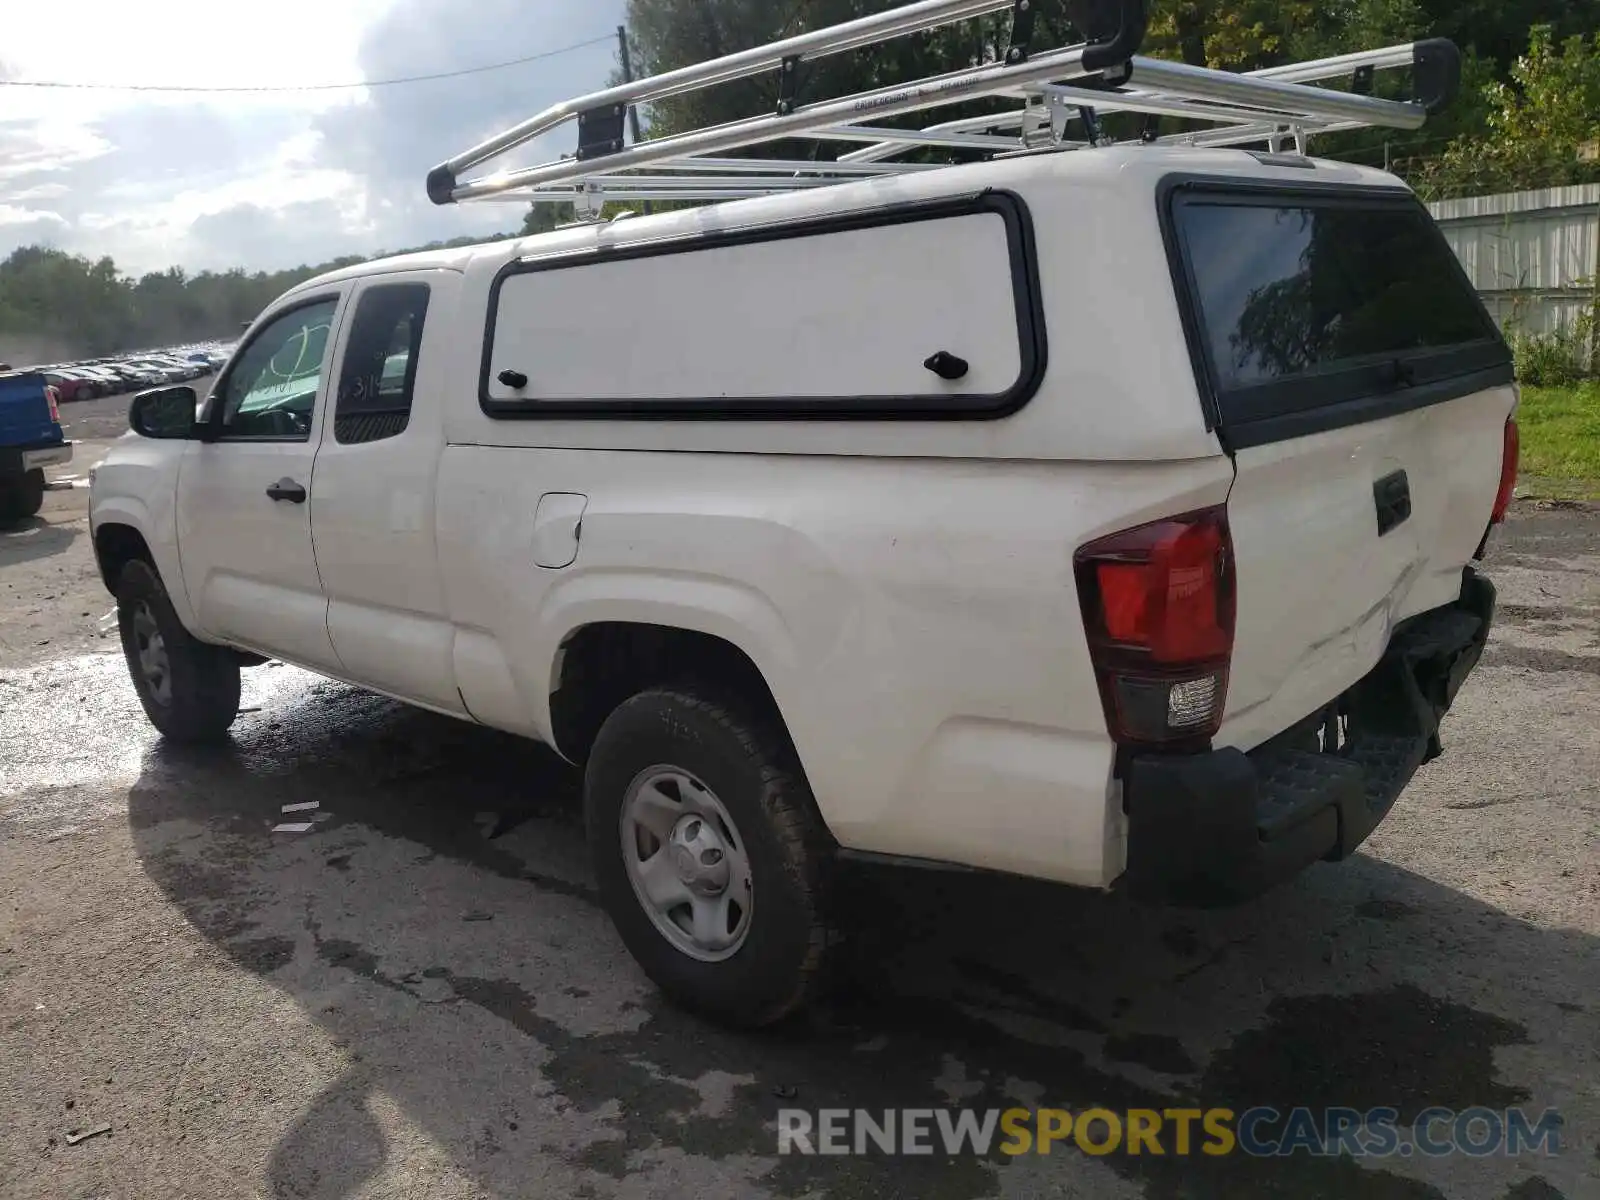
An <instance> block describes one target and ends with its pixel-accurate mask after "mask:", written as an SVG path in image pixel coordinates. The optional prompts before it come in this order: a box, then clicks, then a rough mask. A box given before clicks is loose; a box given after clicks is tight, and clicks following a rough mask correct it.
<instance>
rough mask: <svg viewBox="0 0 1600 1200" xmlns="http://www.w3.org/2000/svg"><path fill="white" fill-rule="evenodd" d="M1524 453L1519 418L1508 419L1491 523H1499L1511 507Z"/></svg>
mask: <svg viewBox="0 0 1600 1200" xmlns="http://www.w3.org/2000/svg"><path fill="white" fill-rule="evenodd" d="M1521 454H1522V435H1521V433H1520V432H1519V431H1518V429H1517V419H1516V418H1515V417H1511V418H1509V419H1508V420H1507V421H1506V438H1505V450H1504V452H1503V453H1502V454H1501V457H1500V491H1499V492H1498V493H1497V494H1496V495H1495V498H1494V515H1493V516H1492V517H1490V518H1489V524H1491V525H1499V524H1501V523H1502V522H1503V521H1504V520H1505V519H1506V512H1507V511H1508V510H1509V509H1510V508H1511V497H1512V496H1513V495H1515V494H1516V490H1517V466H1518V460H1519V458H1520V457H1521Z"/></svg>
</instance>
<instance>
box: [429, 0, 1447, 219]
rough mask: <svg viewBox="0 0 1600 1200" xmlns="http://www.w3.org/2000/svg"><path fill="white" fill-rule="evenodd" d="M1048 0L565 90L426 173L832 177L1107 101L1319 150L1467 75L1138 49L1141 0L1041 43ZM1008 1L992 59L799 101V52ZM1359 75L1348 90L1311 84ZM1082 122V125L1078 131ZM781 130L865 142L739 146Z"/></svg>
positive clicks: (1027, 135)
mask: <svg viewBox="0 0 1600 1200" xmlns="http://www.w3.org/2000/svg"><path fill="white" fill-rule="evenodd" d="M1047 2H1050V0H918V2H917V3H913V4H906V5H903V6H901V7H898V8H892V9H889V10H887V11H885V12H882V13H878V14H875V15H873V16H869V17H862V18H860V19H858V20H855V21H849V22H846V23H844V24H841V25H834V26H830V27H829V28H826V29H818V30H815V31H813V32H810V33H803V34H800V35H798V36H796V37H791V38H786V39H784V40H782V41H777V42H771V43H769V44H767V45H763V46H756V47H754V48H752V49H749V50H743V51H740V52H738V53H736V54H729V55H725V56H724V57H722V58H717V59H712V60H711V61H709V62H704V63H699V64H696V65H694V66H689V67H684V68H681V69H680V70H676V71H668V72H666V73H665V74H661V75H655V76H652V77H650V78H648V79H638V80H634V81H633V82H631V83H625V84H622V85H621V86H619V87H613V88H607V89H606V90H604V91H599V92H593V93H590V94H589V95H585V96H578V97H576V98H574V99H571V100H565V101H562V102H561V103H559V104H555V105H552V106H551V107H550V108H547V109H545V110H544V111H543V112H541V113H538V114H537V115H535V116H533V117H530V118H529V119H528V120H526V121H523V122H521V123H520V124H518V125H516V126H514V127H513V128H511V129H508V130H506V131H505V132H504V133H501V134H498V135H496V136H494V137H492V138H489V139H488V140H487V141H484V142H482V143H480V144H478V145H476V146H473V147H472V148H471V149H469V150H465V151H463V152H462V153H460V154H458V155H456V156H455V157H454V158H452V159H450V160H449V161H447V162H444V163H442V164H440V165H439V166H437V167H435V168H434V169H433V170H432V171H430V172H429V173H428V179H427V189H428V196H429V198H430V199H431V200H432V201H433V202H434V203H435V204H453V203H456V202H458V201H467V200H501V201H515V202H518V203H524V204H526V203H551V204H571V205H573V206H574V208H575V210H576V212H577V214H578V215H579V217H580V218H584V219H592V218H595V217H598V215H599V212H600V207H601V205H602V204H604V203H605V202H607V201H613V200H615V201H624V202H627V201H649V200H657V201H661V200H692V201H716V200H732V199H739V198H743V197H747V196H761V195H768V194H771V193H775V192H785V191H796V190H800V189H805V188H813V187H824V186H828V185H830V184H837V183H844V182H847V181H850V180H855V179H863V178H868V177H871V176H876V175H892V174H901V173H908V172H912V171H927V170H937V169H938V168H940V167H941V166H945V165H948V164H946V163H930V162H906V161H903V160H901V159H900V156H901V155H903V154H905V153H906V152H907V151H911V150H916V149H919V148H922V147H941V148H949V149H954V150H961V151H968V152H976V153H977V154H978V155H979V156H989V157H994V156H997V155H1005V154H1018V153H1034V152H1039V151H1047V150H1075V149H1085V148H1089V147H1093V146H1096V145H1103V144H1106V142H1105V139H1104V138H1103V136H1102V134H1101V127H1100V121H1099V118H1100V116H1101V115H1103V114H1106V113H1115V112H1124V113H1139V114H1143V115H1145V117H1146V122H1145V126H1144V133H1143V135H1142V136H1141V138H1140V141H1142V142H1146V143H1155V144H1168V145H1171V144H1182V145H1196V146H1251V145H1264V146H1265V147H1266V148H1267V149H1268V150H1270V151H1273V152H1279V151H1283V150H1286V149H1288V148H1291V147H1292V148H1293V149H1294V150H1295V151H1296V152H1297V153H1299V154H1305V153H1306V152H1307V145H1308V142H1309V139H1310V138H1311V137H1312V136H1313V135H1314V134H1319V133H1331V132H1335V131H1338V130H1348V129H1361V128H1368V127H1380V128H1386V129H1400V130H1412V129H1417V128H1420V127H1421V126H1422V125H1423V123H1424V122H1425V121H1426V120H1427V118H1428V116H1429V115H1430V114H1433V113H1436V112H1438V111H1440V110H1441V109H1442V108H1444V107H1445V106H1446V105H1447V104H1449V103H1450V101H1451V100H1452V99H1453V98H1454V96H1455V94H1456V92H1457V90H1458V89H1459V87H1460V82H1461V56H1460V53H1459V51H1458V50H1457V49H1456V46H1455V45H1454V44H1453V43H1452V42H1450V41H1447V40H1444V39H1432V40H1428V41H1420V42H1416V43H1409V44H1406V45H1400V46H1390V47H1386V48H1384V49H1381V50H1371V51H1364V52H1360V53H1356V54H1346V55H1340V56H1338V57H1336V58H1325V59H1319V60H1316V61H1313V62H1304V63H1294V64H1290V65H1287V66H1281V67H1271V68H1268V69H1266V70H1262V71H1252V72H1249V73H1235V72H1230V71H1220V70H1212V69H1208V68H1204V67H1192V66H1188V65H1187V64H1184V63H1177V62H1168V61H1165V60H1162V59H1155V58H1147V57H1143V56H1141V55H1139V54H1138V50H1139V48H1140V45H1141V44H1142V42H1143V40H1144V35H1145V29H1146V23H1147V12H1146V7H1145V2H1146V0H1066V3H1067V6H1068V12H1069V15H1070V18H1071V20H1072V23H1073V25H1074V27H1076V28H1078V29H1079V31H1080V32H1081V33H1083V34H1085V35H1086V36H1087V39H1088V40H1086V41H1085V42H1083V43H1081V44H1079V45H1073V46H1065V47H1061V48H1059V49H1054V50H1043V51H1040V50H1035V49H1033V48H1032V47H1031V46H1030V45H1029V41H1030V38H1031V34H1032V29H1033V24H1034V15H1035V12H1034V10H1035V8H1036V6H1037V5H1039V4H1041V3H1047ZM1006 9H1009V10H1010V11H1011V14H1012V23H1011V36H1010V44H1009V46H1008V47H1007V49H1006V51H1005V53H1004V54H1003V55H1001V56H1000V58H999V59H997V60H996V61H993V62H986V63H980V64H978V65H976V66H969V67H965V68H962V69H960V70H955V71H951V72H949V73H947V74H943V75H936V76H930V77H927V78H924V79H918V80H914V81H911V82H909V83H904V84H896V85H894V86H892V87H886V88H880V89H877V90H874V91H868V92H859V93H856V94H854V95H850V96H843V97H839V98H836V99H824V100H814V101H809V102H806V103H799V102H798V97H797V96H796V89H795V87H794V83H795V80H796V78H797V75H798V68H799V66H800V64H802V63H804V62H805V61H807V60H810V59H816V58H822V57H825V56H827V55H830V54H839V53H843V52H845V51H849V50H860V49H864V48H868V47H871V46H875V45H879V44H881V43H884V42H887V41H889V40H891V39H893V38H897V37H904V36H907V35H909V34H913V33H920V32H925V31H927V30H932V29H937V28H940V27H942V26H947V25H954V24H958V23H959V22H962V21H967V20H971V19H973V18H976V17H980V16H984V15H987V14H991V13H997V12H1000V11H1002V10H1006ZM1402 69H1410V71H1411V72H1412V87H1411V90H1412V99H1410V100H1408V101H1400V100H1388V99H1383V98H1380V97H1378V96H1375V95H1373V94H1372V84H1373V79H1374V77H1375V75H1376V73H1377V72H1378V71H1389V70H1402ZM772 71H775V72H778V74H779V102H778V106H777V110H776V111H775V112H771V113H766V114H761V115H757V116H752V117H748V118H745V119H743V120H738V121H732V122H728V123H726V124H723V125H716V126H711V127H708V128H704V129H695V130H690V131H687V132H684V133H678V134H674V135H671V136H667V137H662V138H656V139H651V140H646V141H640V142H636V143H634V144H633V145H628V144H627V142H626V139H625V136H624V128H625V122H626V117H627V113H628V109H629V108H630V107H631V106H633V105H637V104H648V103H650V102H651V101H655V100H662V99H666V98H668V97H672V96H681V95H684V94H686V93H690V92H696V91H700V90H702V89H705V88H710V87H715V86H716V85H717V84H721V83H727V82H729V81H732V80H736V79H745V78H748V77H750V76H753V75H760V74H764V73H766V72H772ZM1330 80H1341V81H1346V82H1347V84H1348V90H1335V89H1333V88H1328V87H1320V86H1314V85H1316V84H1320V83H1323V82H1326V81H1330ZM984 98H999V99H1003V100H1008V101H1013V102H1017V101H1020V104H1019V105H1017V106H1016V107H1013V108H1011V109H1010V110H1008V111H1002V112H997V113H993V114H990V115H985V116H978V117H968V118H964V119H961V120H951V121H944V122H942V123H935V124H930V125H926V126H924V127H922V128H898V127H892V126H886V125H881V124H875V123H874V122H880V121H883V120H885V119H887V118H890V117H900V116H906V115H909V114H913V113H924V112H927V111H929V110H932V109H937V108H942V107H945V106H948V105H953V104H958V103H963V102H967V101H972V100H977V99H984ZM1162 117H1176V118H1181V119H1184V120H1187V121H1195V122H1204V125H1202V126H1200V127H1198V128H1196V129H1190V130H1189V131H1186V132H1179V133H1169V134H1166V135H1164V136H1158V129H1157V125H1156V122H1157V121H1158V120H1159V119H1160V118H1162ZM573 120H575V121H577V123H578V131H577V132H578V148H577V152H576V153H575V154H572V155H567V156H563V157H561V158H559V159H556V160H554V161H552V162H547V163H543V164H540V165H538V166H531V167H520V168H515V169H508V170H503V171H500V172H497V173H492V174H486V175H479V176H477V177H475V178H470V179H463V178H462V175H463V173H465V172H468V171H471V170H472V169H473V168H475V167H479V166H482V165H483V164H484V163H486V162H488V161H489V160H491V159H495V158H498V157H500V156H501V155H503V154H505V153H507V152H508V151H511V150H514V149H516V148H517V147H519V146H523V145H525V144H527V143H528V142H531V141H533V140H534V139H536V138H539V137H541V136H543V135H544V134H546V133H548V132H550V131H551V130H553V129H556V128H557V127H559V126H561V125H563V124H565V123H566V122H568V121H573ZM1069 135H1075V136H1069ZM786 139H801V140H806V139H810V140H815V141H820V142H842V143H854V144H855V145H856V147H857V148H855V149H852V150H849V151H846V152H845V153H842V154H840V155H839V157H838V158H837V159H832V160H817V159H805V160H793V159H776V158H760V157H728V155H729V153H730V152H732V151H738V150H745V149H747V148H749V147H752V146H759V145H762V144H764V143H770V142H775V141H781V140H786Z"/></svg>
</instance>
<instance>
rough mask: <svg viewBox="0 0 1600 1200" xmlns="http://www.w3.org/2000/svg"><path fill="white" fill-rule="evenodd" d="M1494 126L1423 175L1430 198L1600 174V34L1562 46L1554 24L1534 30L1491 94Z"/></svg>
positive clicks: (1419, 175) (1419, 178)
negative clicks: (1599, 154)
mask: <svg viewBox="0 0 1600 1200" xmlns="http://www.w3.org/2000/svg"><path fill="white" fill-rule="evenodd" d="M1483 95H1484V98H1485V101H1486V103H1487V107H1488V114H1487V118H1486V125H1487V128H1486V129H1485V130H1484V131H1483V132H1482V133H1471V134H1468V135H1466V136H1463V137H1460V138H1457V139H1456V140H1455V141H1454V142H1452V143H1451V145H1450V146H1449V147H1448V148H1447V149H1446V150H1445V151H1444V153H1442V154H1441V155H1439V156H1438V157H1437V158H1435V159H1434V160H1432V161H1431V162H1428V163H1424V164H1422V165H1421V166H1420V167H1419V169H1418V170H1417V172H1416V174H1415V182H1416V185H1417V186H1418V188H1419V190H1421V191H1422V192H1424V193H1425V194H1426V195H1428V196H1429V197H1430V198H1435V199H1437V198H1442V197H1447V196H1460V195H1474V194H1476V195H1482V194H1487V193H1492V192H1504V191H1519V190H1525V189H1528V188H1535V187H1553V186H1559V185H1562V184H1571V183H1586V182H1591V181H1593V180H1597V179H1600V162H1596V161H1595V160H1594V157H1593V156H1594V154H1595V147H1596V139H1597V138H1600V37H1595V38H1588V37H1584V36H1582V35H1574V36H1572V37H1569V38H1567V39H1566V40H1565V41H1564V42H1562V43H1561V44H1560V45H1559V46H1558V45H1557V43H1556V40H1555V34H1554V30H1553V29H1552V28H1551V27H1550V26H1548V25H1541V26H1537V27H1535V28H1534V30H1533V31H1532V33H1531V35H1530V37H1529V42H1528V51H1527V53H1526V54H1524V55H1523V56H1522V57H1521V58H1519V59H1517V61H1516V62H1515V64H1513V66H1512V68H1511V78H1510V80H1509V81H1508V82H1499V81H1493V82H1491V83H1489V84H1488V85H1487V86H1486V87H1485V89H1484V92H1483Z"/></svg>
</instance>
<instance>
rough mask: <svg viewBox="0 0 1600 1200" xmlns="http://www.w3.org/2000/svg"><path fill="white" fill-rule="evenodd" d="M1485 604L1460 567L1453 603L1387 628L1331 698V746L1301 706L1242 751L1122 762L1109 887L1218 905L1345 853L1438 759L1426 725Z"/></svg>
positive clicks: (1445, 704) (1478, 652)
mask: <svg viewBox="0 0 1600 1200" xmlns="http://www.w3.org/2000/svg"><path fill="white" fill-rule="evenodd" d="M1494 608H1495V590H1494V586H1493V585H1492V584H1490V583H1489V582H1488V581H1487V580H1485V579H1482V578H1480V577H1479V576H1478V575H1477V574H1476V573H1474V572H1473V571H1472V570H1471V569H1468V570H1467V571H1466V572H1465V575H1464V580H1463V586H1462V593H1461V599H1460V600H1459V601H1457V602H1456V603H1455V604H1453V605H1451V606H1449V607H1447V608H1441V609H1437V610H1435V611H1433V612H1430V613H1424V614H1422V615H1421V616H1419V617H1416V618H1413V619H1412V620H1411V621H1408V622H1407V623H1406V624H1404V625H1402V626H1401V627H1399V628H1398V629H1397V630H1396V631H1395V635H1394V637H1393V639H1392V640H1391V642H1390V645H1389V649H1388V651H1387V652H1386V653H1385V654H1384V657H1383V659H1382V660H1381V661H1380V662H1379V663H1378V665H1377V667H1375V668H1374V669H1373V670H1372V672H1371V673H1370V674H1369V675H1368V676H1367V677H1366V678H1365V679H1363V680H1361V682H1360V683H1358V684H1356V686H1355V687H1353V688H1351V689H1350V690H1349V691H1348V692H1346V693H1345V694H1344V695H1343V696H1341V697H1339V699H1338V700H1337V701H1336V708H1335V710H1334V711H1337V712H1338V714H1339V715H1340V717H1341V718H1342V721H1341V722H1340V724H1341V725H1342V729H1343V733H1342V741H1343V744H1342V745H1339V746H1338V747H1337V748H1336V749H1333V750H1331V751H1324V750H1322V749H1320V748H1319V746H1320V743H1319V741H1318V738H1317V734H1316V730H1317V728H1318V726H1319V725H1320V724H1322V720H1321V718H1320V717H1314V718H1311V719H1310V720H1309V721H1308V723H1306V724H1304V725H1302V726H1301V727H1299V728H1298V729H1296V730H1294V731H1291V732H1290V733H1288V734H1285V735H1284V736H1283V737H1280V738H1277V739H1274V741H1273V742H1271V743H1269V744H1268V745H1266V746H1262V747H1260V748H1258V749H1256V750H1253V751H1251V752H1250V753H1249V754H1245V753H1243V752H1241V751H1239V750H1232V749H1228V750H1216V751H1212V752H1210V753H1206V754H1199V755H1185V756H1173V755H1166V756H1163V755H1139V756H1135V757H1133V758H1132V759H1130V760H1129V763H1128V768H1127V773H1126V776H1125V789H1124V795H1125V797H1126V805H1127V812H1128V822H1129V830H1128V869H1127V873H1126V874H1125V875H1124V877H1123V880H1122V884H1121V886H1122V887H1124V888H1125V889H1126V890H1127V891H1128V892H1129V893H1131V894H1132V895H1134V896H1136V897H1138V898H1139V899H1143V900H1150V901H1155V902H1160V903H1169V904H1179V905H1192V906H1196V907H1218V906H1225V905H1229V904H1236V903H1240V902H1242V901H1244V900H1248V899H1250V898H1251V897H1254V896H1257V895H1260V894H1261V893H1263V892H1265V891H1268V890H1270V889H1271V888H1273V887H1276V886H1277V885H1278V884H1280V883H1283V882H1284V881H1285V880H1287V879H1289V878H1291V877H1293V876H1294V875H1296V874H1298V873H1299V872H1300V871H1302V870H1304V869H1305V868H1306V867H1308V866H1310V865H1311V864H1312V863H1314V862H1317V861H1319V860H1330V861H1332V860H1338V859H1342V858H1347V857H1349V856H1350V855H1351V854H1353V853H1355V851H1356V849H1357V848H1358V847H1359V846H1360V845H1361V843H1363V842H1364V841H1366V839H1367V838H1368V837H1369V836H1370V835H1371V833H1372V831H1373V830H1374V829H1376V828H1377V827H1378V825H1379V824H1380V823H1381V822H1382V821H1383V820H1384V818H1385V817H1387V816H1388V815H1389V812H1390V810H1391V809H1392V808H1393V807H1394V803H1395V801H1396V800H1397V799H1398V798H1399V796H1400V793H1401V792H1402V791H1404V790H1405V787H1406V785H1407V784H1408V783H1410V782H1411V779H1412V777H1413V776H1414V775H1415V774H1416V772H1417V769H1418V768H1419V767H1421V766H1422V765H1423V764H1424V763H1426V762H1429V761H1431V760H1432V759H1433V758H1435V757H1437V756H1438V754H1439V752H1440V743H1439V723H1440V721H1441V720H1442V719H1443V718H1444V716H1445V714H1446V713H1448V712H1449V711H1450V708H1451V706H1452V704H1454V702H1455V698H1456V695H1457V693H1458V692H1459V691H1460V689H1461V685H1462V684H1463V683H1464V682H1465V681H1466V678H1467V676H1468V675H1469V674H1471V672H1472V670H1473V669H1474V668H1475V667H1476V666H1477V664H1478V661H1479V659H1480V658H1481V657H1482V655H1483V648H1484V645H1485V644H1486V642H1487V641H1488V637H1489V630H1490V628H1491V627H1492V626H1493V623H1494Z"/></svg>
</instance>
